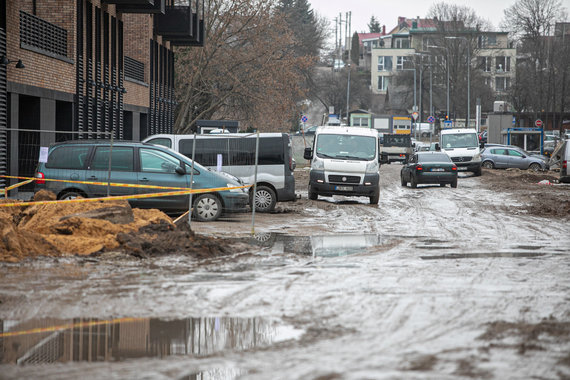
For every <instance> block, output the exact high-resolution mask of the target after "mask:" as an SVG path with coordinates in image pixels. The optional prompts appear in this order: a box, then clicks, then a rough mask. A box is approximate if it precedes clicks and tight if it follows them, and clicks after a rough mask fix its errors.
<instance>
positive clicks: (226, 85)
mask: <svg viewBox="0 0 570 380" xmlns="http://www.w3.org/2000/svg"><path fill="white" fill-rule="evenodd" d="M205 29H206V38H205V41H206V42H205V46H204V47H203V48H187V47H186V48H180V49H178V50H177V54H176V62H175V64H176V73H177V77H176V92H177V99H178V101H179V105H178V108H177V115H176V121H175V130H176V131H177V132H181V133H182V132H188V131H190V130H192V129H193V128H194V125H195V123H196V120H198V119H237V120H240V121H242V122H244V123H245V124H246V125H247V126H248V127H254V128H259V130H282V129H286V130H288V124H287V123H286V122H285V121H286V119H287V118H288V117H290V116H291V114H292V110H294V109H295V107H296V104H295V100H296V99H299V98H300V97H302V96H303V88H302V86H301V84H302V82H303V74H302V72H303V70H305V69H306V68H307V67H310V66H311V65H312V64H313V63H314V62H313V59H312V57H306V56H298V55H297V54H296V53H295V44H296V43H297V41H296V40H295V38H294V37H293V34H292V32H291V30H290V29H289V28H288V27H287V24H286V22H285V20H284V19H283V17H282V15H280V14H279V13H278V12H275V11H274V7H273V4H272V3H271V2H270V1H265V0H211V1H209V2H208V3H207V8H206V27H205Z"/></svg>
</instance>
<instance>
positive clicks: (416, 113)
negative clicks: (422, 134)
mask: <svg viewBox="0 0 570 380" xmlns="http://www.w3.org/2000/svg"><path fill="white" fill-rule="evenodd" d="M419 116H420V113H419V112H417V111H414V112H412V117H413V118H414V121H415V120H418V117H419Z"/></svg>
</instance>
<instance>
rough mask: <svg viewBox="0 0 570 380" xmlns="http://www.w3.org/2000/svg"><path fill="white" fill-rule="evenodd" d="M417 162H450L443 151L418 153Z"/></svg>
mask: <svg viewBox="0 0 570 380" xmlns="http://www.w3.org/2000/svg"><path fill="white" fill-rule="evenodd" d="M418 162H451V159H450V158H449V156H448V155H447V154H445V153H430V154H418Z"/></svg>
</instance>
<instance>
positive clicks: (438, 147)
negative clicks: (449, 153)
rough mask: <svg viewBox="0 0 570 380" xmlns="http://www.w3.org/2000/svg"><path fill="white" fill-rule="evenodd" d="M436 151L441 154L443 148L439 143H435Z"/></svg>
mask: <svg viewBox="0 0 570 380" xmlns="http://www.w3.org/2000/svg"><path fill="white" fill-rule="evenodd" d="M435 150H436V151H437V152H439V151H440V150H441V147H440V146H439V143H435Z"/></svg>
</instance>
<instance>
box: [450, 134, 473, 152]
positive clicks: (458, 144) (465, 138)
mask: <svg viewBox="0 0 570 380" xmlns="http://www.w3.org/2000/svg"><path fill="white" fill-rule="evenodd" d="M441 143H442V148H444V149H449V148H474V147H477V146H479V141H478V138H477V135H476V134H475V133H453V134H449V135H443V136H441Z"/></svg>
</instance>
